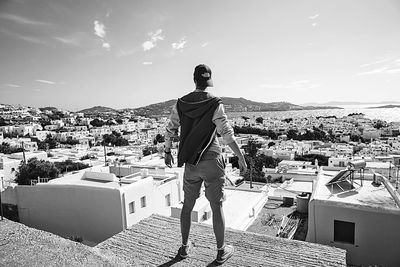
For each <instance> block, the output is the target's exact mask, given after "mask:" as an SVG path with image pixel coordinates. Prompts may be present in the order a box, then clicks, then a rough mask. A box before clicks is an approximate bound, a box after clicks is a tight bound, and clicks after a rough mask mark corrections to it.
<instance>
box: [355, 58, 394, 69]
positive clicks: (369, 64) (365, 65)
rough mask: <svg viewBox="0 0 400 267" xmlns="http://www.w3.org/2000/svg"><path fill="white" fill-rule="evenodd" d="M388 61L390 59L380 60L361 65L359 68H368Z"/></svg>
mask: <svg viewBox="0 0 400 267" xmlns="http://www.w3.org/2000/svg"><path fill="white" fill-rule="evenodd" d="M388 61H390V59H388V58H384V59H380V60H376V61H372V62H368V63H364V64H361V65H360V67H363V68H364V67H369V66H373V65H377V64H380V63H385V62H388ZM395 62H396V60H395Z"/></svg>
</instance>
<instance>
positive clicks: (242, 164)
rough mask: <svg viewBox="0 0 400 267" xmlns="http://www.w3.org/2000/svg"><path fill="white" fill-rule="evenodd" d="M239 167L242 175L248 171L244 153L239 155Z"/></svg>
mask: <svg viewBox="0 0 400 267" xmlns="http://www.w3.org/2000/svg"><path fill="white" fill-rule="evenodd" d="M239 169H240V175H244V174H245V173H246V171H247V164H246V160H245V159H244V157H243V155H242V156H239Z"/></svg>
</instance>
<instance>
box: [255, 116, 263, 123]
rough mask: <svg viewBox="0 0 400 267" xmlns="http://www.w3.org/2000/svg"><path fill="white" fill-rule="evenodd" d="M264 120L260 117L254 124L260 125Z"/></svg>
mask: <svg viewBox="0 0 400 267" xmlns="http://www.w3.org/2000/svg"><path fill="white" fill-rule="evenodd" d="M263 121H264V119H263V118H262V117H258V118H256V122H257V123H260V124H262V123H263Z"/></svg>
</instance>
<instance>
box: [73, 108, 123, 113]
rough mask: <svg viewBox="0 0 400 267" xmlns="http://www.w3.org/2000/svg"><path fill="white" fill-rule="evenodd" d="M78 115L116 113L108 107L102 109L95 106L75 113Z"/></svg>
mask: <svg viewBox="0 0 400 267" xmlns="http://www.w3.org/2000/svg"><path fill="white" fill-rule="evenodd" d="M77 112H78V113H84V114H94V113H113V114H117V113H118V111H117V110H115V109H112V108H109V107H102V106H95V107H92V108H87V109H82V110H80V111H77Z"/></svg>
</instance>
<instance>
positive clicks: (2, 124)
mask: <svg viewBox="0 0 400 267" xmlns="http://www.w3.org/2000/svg"><path fill="white" fill-rule="evenodd" d="M6 125H8V123H7V122H6V120H5V119H4V118H1V117H0V126H6Z"/></svg>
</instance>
